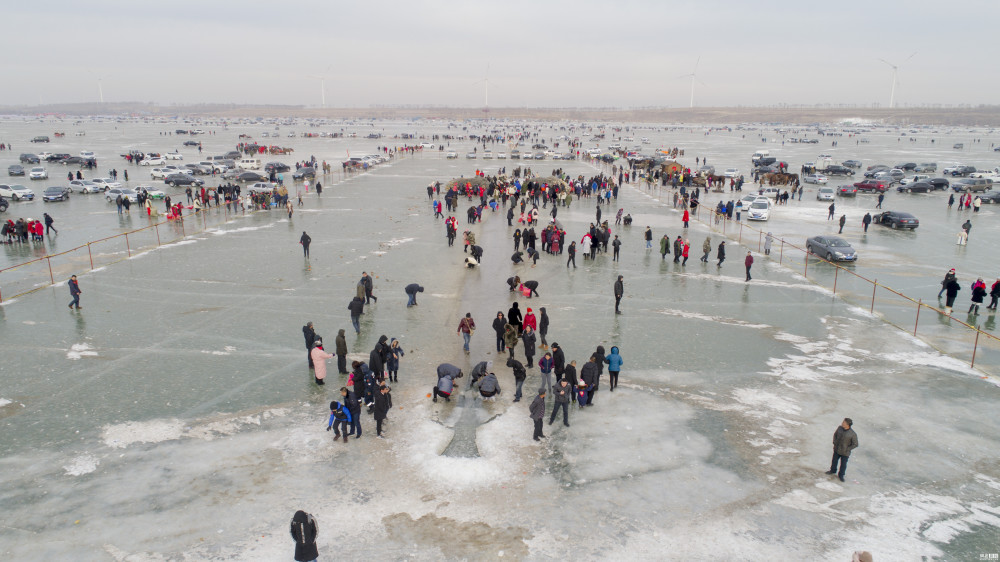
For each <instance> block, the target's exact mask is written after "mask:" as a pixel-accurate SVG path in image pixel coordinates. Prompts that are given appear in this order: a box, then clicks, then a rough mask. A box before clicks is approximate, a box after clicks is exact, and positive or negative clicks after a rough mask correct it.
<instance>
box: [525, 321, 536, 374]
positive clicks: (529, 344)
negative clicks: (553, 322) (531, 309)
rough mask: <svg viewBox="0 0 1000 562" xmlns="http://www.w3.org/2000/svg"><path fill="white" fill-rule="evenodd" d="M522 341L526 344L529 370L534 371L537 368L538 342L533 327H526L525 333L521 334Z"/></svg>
mask: <svg viewBox="0 0 1000 562" xmlns="http://www.w3.org/2000/svg"><path fill="white" fill-rule="evenodd" d="M521 341H523V342H524V358H525V359H526V361H525V362H526V363H527V364H528V368H529V369H532V368H534V366H535V365H534V362H535V343H537V342H538V340H537V339H535V331H534V330H532V329H531V326H528V327H526V328H525V329H524V332H521Z"/></svg>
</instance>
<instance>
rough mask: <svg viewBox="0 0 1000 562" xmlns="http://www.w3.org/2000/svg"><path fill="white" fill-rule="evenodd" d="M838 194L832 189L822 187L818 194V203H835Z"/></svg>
mask: <svg viewBox="0 0 1000 562" xmlns="http://www.w3.org/2000/svg"><path fill="white" fill-rule="evenodd" d="M835 194H836V192H835V191H834V190H833V188H832V187H821V188H819V191H817V192H816V200H817V201H833V199H834V195H835Z"/></svg>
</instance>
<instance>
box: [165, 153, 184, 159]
mask: <svg viewBox="0 0 1000 562" xmlns="http://www.w3.org/2000/svg"><path fill="white" fill-rule="evenodd" d="M163 157H164V158H166V159H167V160H183V159H184V155H183V154H181V153H180V152H168V153H166V154H164V155H163Z"/></svg>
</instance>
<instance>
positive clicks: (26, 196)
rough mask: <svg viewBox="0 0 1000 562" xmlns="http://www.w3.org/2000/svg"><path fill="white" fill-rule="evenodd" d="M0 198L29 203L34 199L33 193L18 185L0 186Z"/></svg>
mask: <svg viewBox="0 0 1000 562" xmlns="http://www.w3.org/2000/svg"><path fill="white" fill-rule="evenodd" d="M0 196H3V197H10V198H11V199H13V200H14V201H31V200H33V199H34V198H35V192H34V191H31V190H30V189H28V188H27V187H24V186H23V185H20V184H12V185H6V184H0Z"/></svg>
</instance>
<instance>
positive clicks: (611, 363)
mask: <svg viewBox="0 0 1000 562" xmlns="http://www.w3.org/2000/svg"><path fill="white" fill-rule="evenodd" d="M604 363H606V364H607V366H608V375H610V376H611V392H614V391H615V387H616V386H618V372H619V371H621V370H622V365H623V364H624V363H625V360H624V359H622V356H621V355H619V353H618V346H617V345H616V346H612V347H611V354H610V355H608V356H607V357H605V358H604Z"/></svg>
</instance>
